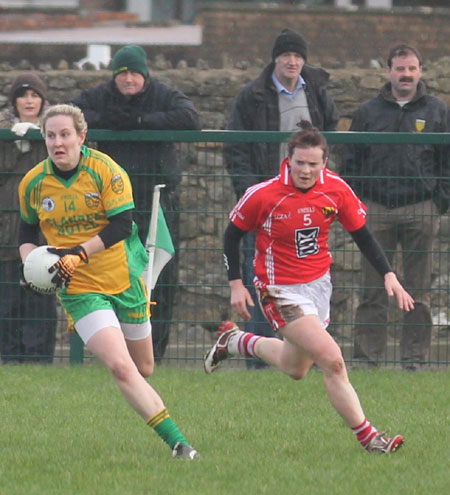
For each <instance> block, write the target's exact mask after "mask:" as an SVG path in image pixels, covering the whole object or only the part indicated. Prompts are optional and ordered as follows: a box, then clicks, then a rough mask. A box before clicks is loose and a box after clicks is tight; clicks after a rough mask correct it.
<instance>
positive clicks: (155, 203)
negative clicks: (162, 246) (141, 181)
mask: <svg viewBox="0 0 450 495" xmlns="http://www.w3.org/2000/svg"><path fill="white" fill-rule="evenodd" d="M164 187H166V185H165V184H157V185H156V186H155V187H154V188H153V198H152V214H151V217H150V224H149V228H148V234H147V239H146V241H145V249H146V251H147V253H148V266H147V273H146V278H145V280H144V282H145V285H146V286H147V292H148V300H149V301H151V295H152V277H153V262H154V260H155V250H156V232H157V228H158V212H159V198H160V195H161V189H163V188H164Z"/></svg>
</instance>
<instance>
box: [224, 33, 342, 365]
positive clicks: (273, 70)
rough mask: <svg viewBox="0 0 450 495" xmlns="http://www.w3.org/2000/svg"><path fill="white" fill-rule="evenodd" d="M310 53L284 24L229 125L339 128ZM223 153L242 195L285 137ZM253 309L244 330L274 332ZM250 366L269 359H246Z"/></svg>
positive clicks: (249, 259)
mask: <svg viewBox="0 0 450 495" xmlns="http://www.w3.org/2000/svg"><path fill="white" fill-rule="evenodd" d="M307 58H308V45H307V42H306V40H305V39H304V38H303V36H302V35H301V34H300V33H298V32H297V31H294V30H292V29H283V30H282V31H281V33H280V34H279V35H278V36H277V37H276V38H275V40H274V43H273V48H272V62H271V63H270V64H269V65H267V66H266V68H265V69H264V70H263V71H262V73H261V74H260V75H259V76H258V77H257V78H256V79H255V80H253V81H251V82H250V83H249V84H247V85H246V86H245V87H244V88H243V89H242V91H241V92H240V93H239V94H238V96H237V98H236V100H235V102H234V105H233V108H232V111H231V115H230V118H229V120H228V123H227V129H229V130H242V131H286V132H294V131H296V130H298V127H297V124H298V123H299V122H300V121H301V120H307V121H309V122H311V123H312V125H313V126H314V127H317V128H318V129H319V130H321V131H334V130H336V127H337V124H338V120H339V116H338V112H337V109H336V105H335V104H334V102H333V100H332V98H331V96H330V95H329V93H328V91H327V84H328V79H329V74H328V73H327V72H325V71H324V70H323V69H321V68H315V67H312V66H311V65H307V64H306V61H307ZM224 153H225V163H226V167H227V170H228V173H229V174H230V176H231V180H232V183H233V187H234V190H235V193H236V196H237V197H238V198H239V197H240V196H241V195H242V194H243V193H244V191H245V190H246V189H247V188H248V187H250V186H252V185H254V184H256V183H257V182H261V181H263V180H265V179H268V178H270V177H273V176H275V175H277V174H278V173H279V167H280V163H281V162H282V161H283V159H284V158H285V156H286V155H287V148H286V144H285V143H283V144H281V145H280V143H276V142H275V143H225V146H224ZM254 244H255V237H254V234H253V233H249V234H247V235H246V236H245V237H244V241H243V250H244V261H243V279H244V283H245V285H246V287H247V288H248V290H250V291H251V292H252V291H253V290H254V289H253V283H252V281H253V256H254ZM252 295H253V297H256V295H255V294H254V293H253V294H252ZM255 300H256V299H255ZM251 309H252V310H253V313H252V319H251V321H249V322H247V323H246V326H245V329H246V331H248V332H252V333H255V334H257V335H264V336H274V333H273V332H272V330H271V328H270V325H269V324H268V323H267V322H266V321H265V318H264V317H263V315H262V314H261V311H260V309H259V307H257V306H255V307H254V308H251ZM248 366H249V367H256V368H258V367H261V366H265V365H264V364H262V363H260V362H254V361H248Z"/></svg>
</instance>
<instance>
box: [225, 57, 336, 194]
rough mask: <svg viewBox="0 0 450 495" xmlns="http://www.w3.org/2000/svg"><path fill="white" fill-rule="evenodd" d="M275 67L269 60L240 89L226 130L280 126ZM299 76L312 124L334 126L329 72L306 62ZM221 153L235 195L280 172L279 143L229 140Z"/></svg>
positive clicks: (332, 129) (319, 126)
mask: <svg viewBox="0 0 450 495" xmlns="http://www.w3.org/2000/svg"><path fill="white" fill-rule="evenodd" d="M274 67H275V64H274V63H271V64H269V65H268V66H267V67H266V68H265V69H264V70H263V72H262V73H261V74H260V75H259V76H258V78H257V79H255V80H253V81H251V82H250V83H249V84H247V86H245V87H244V88H243V90H242V91H241V92H240V93H239V95H238V96H237V98H236V100H235V102H234V105H233V108H232V111H231V115H230V119H229V121H228V124H227V129H228V130H245V131H279V130H280V111H279V107H278V93H277V90H276V88H275V85H274V83H273V80H272V73H273V70H274ZM301 76H302V77H303V79H304V80H305V82H306V88H305V94H306V99H307V102H308V108H309V112H310V114H311V120H312V124H313V125H314V126H315V127H317V128H318V129H320V130H322V131H334V130H336V127H337V124H338V121H339V115H338V112H337V108H336V105H335V104H334V102H333V100H332V98H331V96H330V95H329V93H328V91H327V85H328V79H329V74H328V73H327V72H326V71H324V70H323V69H320V68H315V67H311V66H309V65H305V66H304V67H303V70H302V72H301ZM224 153H225V161H226V166H227V170H228V173H229V174H230V175H231V178H232V181H233V187H234V190H235V192H236V195H237V196H238V197H240V196H241V195H242V193H243V192H244V191H245V190H246V189H247V187H249V186H251V185H253V184H255V183H257V182H260V181H262V180H265V179H268V178H270V177H273V176H275V175H277V174H278V173H279V170H280V144H279V143H229V144H226V145H225V147H224Z"/></svg>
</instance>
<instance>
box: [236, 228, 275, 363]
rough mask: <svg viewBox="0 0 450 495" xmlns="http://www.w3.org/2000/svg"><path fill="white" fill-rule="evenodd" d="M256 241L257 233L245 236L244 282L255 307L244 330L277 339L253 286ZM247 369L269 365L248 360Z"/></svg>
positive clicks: (256, 360) (249, 309)
mask: <svg viewBox="0 0 450 495" xmlns="http://www.w3.org/2000/svg"><path fill="white" fill-rule="evenodd" d="M255 241H256V233H255V232H248V233H247V234H245V236H244V238H243V241H242V251H243V255H244V256H243V262H242V280H243V282H244V285H245V286H246V288H247V289H248V290H249V292H250V295H251V296H252V299H253V302H254V303H255V306H254V307H249V308H248V311H249V313H250V315H251V317H252V319H251V320H250V321H246V322H245V324H244V329H245V331H246V332H251V333H254V334H256V335H262V336H264V337H276V336H277V334H276V333H275V332H274V331H273V330H272V327H271V326H270V325H269V323H268V321H267V320H266V318H265V316H264V315H263V313H262V311H261V307H260V306H259V304H258V296H257V295H256V290H255V286H254V285H253V279H254V277H255V270H254V268H253V258H254V257H255ZM246 365H247V368H254V369H261V368H265V367H267V366H268V365H267V364H266V363H265V362H264V361H262V360H261V359H256V358H248V359H246Z"/></svg>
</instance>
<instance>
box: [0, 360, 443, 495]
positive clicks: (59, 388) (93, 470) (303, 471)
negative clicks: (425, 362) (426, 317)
mask: <svg viewBox="0 0 450 495" xmlns="http://www.w3.org/2000/svg"><path fill="white" fill-rule="evenodd" d="M350 378H351V381H352V383H353V385H354V386H355V388H356V389H357V391H358V393H359V395H360V398H361V401H362V403H363V406H364V409H365V412H366V414H367V416H368V418H369V419H370V420H371V421H372V422H373V423H374V424H375V425H376V426H377V427H378V428H380V429H383V428H385V427H387V426H391V427H392V429H393V433H397V432H398V433H401V434H403V435H404V436H405V445H404V446H403V447H402V449H400V450H399V451H398V452H397V453H395V454H393V455H390V456H378V455H369V454H367V453H366V452H365V451H364V450H363V449H362V448H361V447H359V445H358V444H357V442H356V440H355V439H354V436H353V434H352V433H351V432H350V431H349V429H348V428H347V426H346V425H345V424H344V423H343V421H342V420H341V419H340V418H339V416H337V414H336V413H335V412H334V410H333V409H332V408H331V406H330V404H329V403H328V400H327V398H326V395H325V389H324V386H323V383H322V377H321V374H320V372H317V371H312V372H311V373H310V374H309V375H308V377H307V378H306V379H305V380H304V381H302V382H294V381H292V380H289V379H288V378H287V377H285V376H283V375H282V374H281V373H278V372H275V371H259V372H258V371H245V370H237V371H233V370H223V371H218V372H217V373H215V374H214V375H212V376H206V375H205V374H204V373H203V372H202V371H199V370H180V369H170V368H165V367H159V368H157V369H156V371H155V374H154V377H152V378H151V380H150V381H151V383H152V385H153V386H154V387H155V388H156V389H157V390H158V391H159V392H160V393H161V395H162V397H163V399H164V401H165V403H166V405H167V407H168V409H169V412H170V413H171V415H172V416H173V418H174V419H175V421H176V423H177V424H178V425H179V426H180V428H181V429H182V430H183V432H184V433H185V435H186V437H187V438H188V440H189V441H191V442H192V444H193V445H195V447H196V448H197V449H198V450H199V451H200V452H201V455H202V458H201V459H200V460H198V461H195V462H189V461H183V460H174V459H172V458H171V455H170V449H169V448H168V447H167V445H165V444H164V443H163V442H162V441H161V440H160V439H159V437H158V436H157V435H156V434H155V433H154V432H153V431H151V430H150V428H149V427H147V426H146V425H145V423H144V422H143V421H142V420H141V419H140V417H139V416H138V415H137V414H136V413H134V411H132V409H131V408H130V407H129V406H128V405H127V404H126V402H125V400H124V399H123V398H122V396H121V395H120V393H119V391H118V389H117V388H116V386H115V384H114V382H113V380H112V378H111V377H110V376H109V374H108V372H107V371H106V370H105V369H104V368H102V367H101V366H99V365H83V366H35V365H22V366H1V367H0V380H1V381H0V386H1V392H0V411H1V418H0V439H1V447H0V452H1V454H0V494H1V495H103V494H104V495H141V494H157V495H159V494H161V495H163V494H164V495H166V494H168V495H172V494H173V495H177V494H180V495H185V494H188V495H190V494H196V495H198V494H219V495H222V494H223V495H235V494H237V495H240V494H245V495H260V494H275V495H290V494H295V495H299V494H305V495H372V494H373V495H379V494H386V495H391V494H395V495H403V494H405V495H416V494H417V495H422V494H423V495H425V494H427V495H428V494H433V495H445V494H447V493H449V492H448V490H449V486H450V469H449V468H450V465H449V424H450V399H449V390H450V372H449V371H436V372H431V371H427V372H421V373H415V374H414V373H412V374H408V373H404V372H401V371H353V372H351V373H350Z"/></svg>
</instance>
